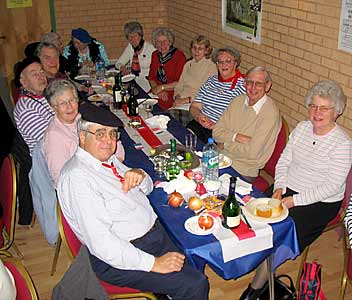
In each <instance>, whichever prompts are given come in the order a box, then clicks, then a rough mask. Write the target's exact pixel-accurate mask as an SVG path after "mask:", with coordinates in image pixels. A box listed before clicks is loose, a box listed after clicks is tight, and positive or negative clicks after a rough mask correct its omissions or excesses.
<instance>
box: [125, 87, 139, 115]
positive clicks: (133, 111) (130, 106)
mask: <svg viewBox="0 0 352 300" xmlns="http://www.w3.org/2000/svg"><path fill="white" fill-rule="evenodd" d="M127 114H128V115H129V116H138V101H137V98H136V95H135V94H134V87H133V86H132V84H131V86H130V98H129V99H128V103H127Z"/></svg>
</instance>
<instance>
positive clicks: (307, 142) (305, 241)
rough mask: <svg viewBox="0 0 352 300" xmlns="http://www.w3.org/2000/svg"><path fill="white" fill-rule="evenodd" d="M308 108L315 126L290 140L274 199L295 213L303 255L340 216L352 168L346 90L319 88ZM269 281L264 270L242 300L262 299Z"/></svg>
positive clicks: (306, 124)
mask: <svg viewBox="0 0 352 300" xmlns="http://www.w3.org/2000/svg"><path fill="white" fill-rule="evenodd" d="M305 105H306V107H307V108H308V113H309V120H308V121H303V122H300V123H298V125H297V127H296V128H295V129H294V130H293V132H292V133H291V135H290V139H289V142H288V144H287V146H286V148H285V149H284V152H283V153H282V155H281V157H280V159H279V161H278V163H277V166H276V175H275V187H274V194H273V197H274V198H278V199H281V201H282V203H283V204H284V205H285V206H286V207H287V208H288V209H289V214H290V216H291V217H292V218H293V220H294V222H295V226H296V232H297V238H298V244H299V248H300V251H301V252H302V251H303V250H304V249H305V248H306V247H307V246H309V245H310V244H311V243H312V242H313V241H314V240H315V239H317V238H318V237H319V235H320V234H321V233H322V231H323V230H324V228H325V226H326V225H327V224H328V223H329V221H330V220H332V219H333V218H334V217H335V216H336V214H337V213H338V211H339V209H340V206H341V203H342V199H343V197H344V192H345V185H346V184H345V181H346V177H347V174H348V172H349V170H350V167H351V162H352V141H351V139H350V137H349V136H348V134H347V133H346V132H345V131H344V130H343V129H342V128H341V127H340V126H339V125H337V124H336V118H337V117H338V116H339V115H341V114H342V112H343V110H344V108H345V105H346V96H345V95H344V93H343V91H342V89H341V87H340V86H339V85H338V84H337V83H336V82H334V81H320V82H317V83H316V84H315V85H314V86H313V87H312V88H311V89H310V90H309V91H308V93H307V95H306V97H305ZM266 275H267V272H266V265H265V264H262V265H261V266H260V267H259V268H258V269H257V273H256V276H255V279H254V281H253V282H252V284H251V285H250V286H249V287H248V288H247V290H246V291H245V292H244V293H243V294H242V296H241V298H240V299H241V300H243V299H249V300H251V299H257V297H258V295H260V293H261V292H262V291H261V287H262V286H263V285H264V283H265V281H266V279H267V276H266Z"/></svg>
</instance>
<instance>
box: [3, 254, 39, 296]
mask: <svg viewBox="0 0 352 300" xmlns="http://www.w3.org/2000/svg"><path fill="white" fill-rule="evenodd" d="M3 263H4V265H5V266H6V268H7V269H8V270H9V271H10V272H11V274H12V276H13V278H14V280H15V286H16V292H17V296H16V300H38V294H37V291H36V289H35V287H34V284H33V280H32V278H31V276H30V275H29V273H28V272H27V270H26V269H25V267H24V266H23V265H22V263H21V262H20V261H19V260H16V259H13V258H5V259H3Z"/></svg>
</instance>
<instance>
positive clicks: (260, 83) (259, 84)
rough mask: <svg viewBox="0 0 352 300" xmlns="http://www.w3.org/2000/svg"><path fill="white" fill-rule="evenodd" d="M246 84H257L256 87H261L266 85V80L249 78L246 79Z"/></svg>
mask: <svg viewBox="0 0 352 300" xmlns="http://www.w3.org/2000/svg"><path fill="white" fill-rule="evenodd" d="M245 82H246V84H247V85H250V86H253V85H254V86H255V87H259V88H262V87H264V86H265V82H262V81H253V80H248V79H246V81H245Z"/></svg>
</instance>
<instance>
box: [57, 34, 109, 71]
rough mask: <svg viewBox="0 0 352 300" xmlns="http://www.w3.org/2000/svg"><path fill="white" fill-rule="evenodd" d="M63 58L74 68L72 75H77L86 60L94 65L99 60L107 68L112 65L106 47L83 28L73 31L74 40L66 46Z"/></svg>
mask: <svg viewBox="0 0 352 300" xmlns="http://www.w3.org/2000/svg"><path fill="white" fill-rule="evenodd" d="M63 56H64V57H65V58H66V59H67V60H68V65H69V66H71V68H72V70H71V74H72V75H75V74H77V72H78V70H79V69H80V66H81V65H82V64H83V61H85V60H88V61H91V62H92V64H93V63H95V62H96V60H97V59H98V58H99V59H101V60H102V61H103V62H104V64H105V66H108V65H109V64H110V63H109V58H108V56H107V54H106V51H105V47H104V45H103V44H102V43H100V42H98V41H97V40H96V39H95V38H93V37H91V36H90V35H89V33H88V31H86V30H85V29H83V28H77V29H73V30H72V40H71V41H70V42H69V43H68V44H67V45H66V47H65V49H64V53H63Z"/></svg>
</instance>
